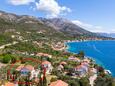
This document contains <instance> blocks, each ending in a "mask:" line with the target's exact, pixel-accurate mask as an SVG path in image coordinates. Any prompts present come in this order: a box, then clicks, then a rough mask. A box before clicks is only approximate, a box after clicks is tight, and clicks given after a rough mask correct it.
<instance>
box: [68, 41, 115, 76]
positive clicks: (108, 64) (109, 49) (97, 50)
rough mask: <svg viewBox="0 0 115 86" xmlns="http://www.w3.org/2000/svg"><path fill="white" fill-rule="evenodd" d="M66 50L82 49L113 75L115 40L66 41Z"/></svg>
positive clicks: (74, 51) (114, 68)
mask: <svg viewBox="0 0 115 86" xmlns="http://www.w3.org/2000/svg"><path fill="white" fill-rule="evenodd" d="M67 46H68V51H69V52H72V53H78V52H79V51H84V52H85V55H86V56H89V57H91V58H93V59H94V60H95V61H96V63H97V64H99V65H101V66H103V67H104V68H105V69H107V70H110V71H111V72H112V75H113V76H114V77H115V41H85V42H69V43H67Z"/></svg>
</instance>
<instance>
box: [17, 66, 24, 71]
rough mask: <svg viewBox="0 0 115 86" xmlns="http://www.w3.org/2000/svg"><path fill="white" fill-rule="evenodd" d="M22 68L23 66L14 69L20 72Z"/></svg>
mask: <svg viewBox="0 0 115 86" xmlns="http://www.w3.org/2000/svg"><path fill="white" fill-rule="evenodd" d="M23 67H24V65H20V66H18V67H17V68H16V70H17V71H20V70H21V69H22V68H23Z"/></svg>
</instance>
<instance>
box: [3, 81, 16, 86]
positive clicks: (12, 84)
mask: <svg viewBox="0 0 115 86" xmlns="http://www.w3.org/2000/svg"><path fill="white" fill-rule="evenodd" d="M5 86H15V85H14V83H11V82H7V83H5Z"/></svg>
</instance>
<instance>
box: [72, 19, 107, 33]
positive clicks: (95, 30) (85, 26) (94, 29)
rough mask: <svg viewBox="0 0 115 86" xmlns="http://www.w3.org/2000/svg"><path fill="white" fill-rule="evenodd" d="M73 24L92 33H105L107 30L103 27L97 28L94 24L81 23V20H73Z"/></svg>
mask: <svg viewBox="0 0 115 86" xmlns="http://www.w3.org/2000/svg"><path fill="white" fill-rule="evenodd" d="M72 22H73V23H74V24H76V25H79V26H81V27H83V28H85V29H86V30H89V31H91V32H105V29H104V28H103V27H102V26H95V25H92V24H88V23H84V22H81V21H79V20H73V21H72Z"/></svg>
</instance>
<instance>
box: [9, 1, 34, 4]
mask: <svg viewBox="0 0 115 86" xmlns="http://www.w3.org/2000/svg"><path fill="white" fill-rule="evenodd" d="M8 2H9V3H10V4H12V5H28V4H30V3H32V2H35V0H8Z"/></svg>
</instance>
